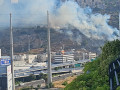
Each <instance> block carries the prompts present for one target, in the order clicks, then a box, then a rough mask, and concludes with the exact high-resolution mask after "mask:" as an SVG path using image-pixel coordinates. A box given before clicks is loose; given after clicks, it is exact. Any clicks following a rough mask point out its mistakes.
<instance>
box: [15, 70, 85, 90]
mask: <svg viewBox="0 0 120 90" xmlns="http://www.w3.org/2000/svg"><path fill="white" fill-rule="evenodd" d="M81 73H83V72H82V71H81V72H77V73H67V74H63V75H59V76H55V77H53V78H52V80H53V82H54V81H58V80H63V79H65V78H67V77H69V76H73V75H80V74H81ZM41 84H45V81H44V80H43V79H42V80H35V81H32V82H27V83H24V85H22V86H16V90H19V89H20V88H23V87H28V86H31V85H32V86H34V87H37V85H41Z"/></svg>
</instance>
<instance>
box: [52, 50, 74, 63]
mask: <svg viewBox="0 0 120 90" xmlns="http://www.w3.org/2000/svg"><path fill="white" fill-rule="evenodd" d="M73 61H74V54H72V53H65V51H64V50H60V51H59V53H56V54H55V55H54V60H53V63H65V62H73Z"/></svg>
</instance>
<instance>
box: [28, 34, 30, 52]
mask: <svg viewBox="0 0 120 90" xmlns="http://www.w3.org/2000/svg"><path fill="white" fill-rule="evenodd" d="M28 52H30V35H28Z"/></svg>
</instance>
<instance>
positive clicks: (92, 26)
mask: <svg viewBox="0 0 120 90" xmlns="http://www.w3.org/2000/svg"><path fill="white" fill-rule="evenodd" d="M47 10H48V11H49V13H50V23H51V27H53V28H57V29H58V28H67V27H68V26H69V25H71V26H73V27H74V28H76V29H78V30H79V31H80V32H82V33H83V34H84V35H85V36H87V37H91V36H92V37H93V38H95V39H104V38H105V37H106V38H107V39H108V40H113V39H116V38H117V36H116V35H115V34H117V35H118V30H117V29H116V28H112V27H111V26H109V25H108V23H107V22H108V20H109V18H110V16H109V15H101V14H98V13H97V14H93V13H92V10H91V9H90V8H89V7H87V8H81V7H80V6H79V5H78V4H77V3H76V2H74V0H67V1H65V2H61V1H60V0H19V2H18V3H17V4H11V3H8V1H7V0H6V2H5V1H4V2H3V0H0V24H1V25H3V26H4V25H5V26H6V25H8V24H9V13H10V12H11V13H12V15H13V25H14V26H18V25H26V26H27V25H30V26H31V25H33V26H34V25H41V24H42V25H46V21H47ZM1 25H0V26H1ZM8 26H9V25H8ZM69 31H70V30H69ZM71 35H72V34H71ZM78 38H79V36H78Z"/></svg>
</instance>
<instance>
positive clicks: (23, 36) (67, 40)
mask: <svg viewBox="0 0 120 90" xmlns="http://www.w3.org/2000/svg"><path fill="white" fill-rule="evenodd" d="M61 30H62V31H64V32H65V31H66V29H61ZM13 31H14V32H13V35H14V52H15V53H21V52H27V51H28V46H29V42H30V48H31V49H38V48H43V51H41V52H40V53H43V52H45V51H46V49H47V28H45V27H40V26H37V27H32V28H14V29H13ZM1 32H2V36H1V38H0V48H1V49H2V53H3V54H7V55H9V50H10V49H9V48H10V46H9V30H8V29H6V30H4V31H1ZM72 32H73V33H74V34H73V36H72V38H71V36H69V35H68V34H66V33H60V32H58V31H56V30H54V29H51V47H52V51H58V50H59V49H60V48H61V47H62V46H63V45H64V46H65V50H69V49H73V48H74V49H77V50H80V49H81V48H85V49H87V50H89V51H92V52H97V53H100V51H99V47H100V46H101V45H103V43H104V41H102V40H95V39H92V38H87V37H86V36H85V35H84V34H82V33H81V32H79V30H77V29H73V30H72ZM78 34H79V35H80V36H81V38H80V39H79V40H77V37H76V36H77V35H78ZM78 42H79V43H78ZM91 42H92V43H91Z"/></svg>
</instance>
